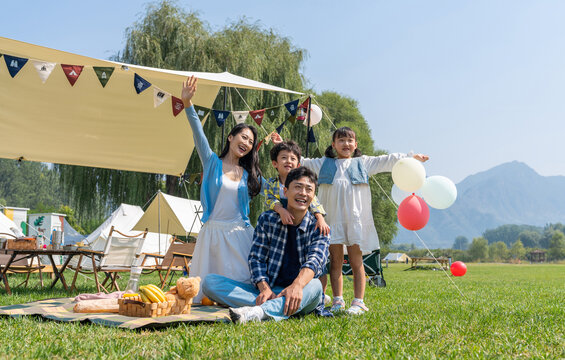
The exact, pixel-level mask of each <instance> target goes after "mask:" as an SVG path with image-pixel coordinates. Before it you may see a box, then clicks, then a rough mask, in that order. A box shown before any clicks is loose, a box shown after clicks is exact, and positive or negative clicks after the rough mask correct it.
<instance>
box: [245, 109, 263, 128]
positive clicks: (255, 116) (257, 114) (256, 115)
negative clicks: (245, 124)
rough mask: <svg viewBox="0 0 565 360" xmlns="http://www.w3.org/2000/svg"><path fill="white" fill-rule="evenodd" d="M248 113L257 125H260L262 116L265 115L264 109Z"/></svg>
mask: <svg viewBox="0 0 565 360" xmlns="http://www.w3.org/2000/svg"><path fill="white" fill-rule="evenodd" d="M249 115H250V116H251V118H252V119H253V121H255V122H256V123H257V125H259V126H261V123H262V122H263V116H265V109H261V110H254V111H250V112H249Z"/></svg>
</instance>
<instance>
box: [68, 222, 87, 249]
mask: <svg viewBox="0 0 565 360" xmlns="http://www.w3.org/2000/svg"><path fill="white" fill-rule="evenodd" d="M63 234H64V236H63V240H64V242H63V244H65V245H73V244H76V243H77V242H81V241H83V240H84V236H83V235H81V234H80V233H79V232H78V231H76V230H75V229H74V228H73V227H72V226H71V224H69V222H68V221H67V219H66V218H65V219H63Z"/></svg>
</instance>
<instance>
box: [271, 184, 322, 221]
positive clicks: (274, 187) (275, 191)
mask: <svg viewBox="0 0 565 360" xmlns="http://www.w3.org/2000/svg"><path fill="white" fill-rule="evenodd" d="M283 187H284V184H281V182H280V180H279V177H278V176H277V177H272V178H270V179H268V180H267V179H263V188H262V191H263V196H264V197H265V205H267V207H268V208H269V209H270V210H274V209H275V205H276V204H280V202H281V189H282V188H283ZM310 211H311V212H312V213H313V214H317V213H320V214H322V215H324V216H325V215H326V212H325V211H324V207H323V206H322V204H320V200H318V197H317V196H314V198H313V199H312V202H311V203H310Z"/></svg>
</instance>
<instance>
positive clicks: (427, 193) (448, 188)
mask: <svg viewBox="0 0 565 360" xmlns="http://www.w3.org/2000/svg"><path fill="white" fill-rule="evenodd" d="M422 198H423V199H424V200H425V201H426V203H428V205H430V206H431V207H433V208H435V209H447V208H448V207H450V206H451V205H453V203H454V202H455V199H457V187H455V184H454V183H453V181H451V180H449V179H448V178H446V177H445V176H439V175H435V176H430V177H429V178H427V179H426V181H424V185H423V186H422Z"/></svg>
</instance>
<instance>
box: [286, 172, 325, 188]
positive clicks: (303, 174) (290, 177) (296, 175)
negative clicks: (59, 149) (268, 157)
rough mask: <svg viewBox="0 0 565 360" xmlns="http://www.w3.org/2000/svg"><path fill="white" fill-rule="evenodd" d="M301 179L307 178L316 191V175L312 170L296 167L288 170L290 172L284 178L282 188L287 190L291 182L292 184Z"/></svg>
mask: <svg viewBox="0 0 565 360" xmlns="http://www.w3.org/2000/svg"><path fill="white" fill-rule="evenodd" d="M301 177H307V178H308V179H310V181H312V183H314V190H315V189H316V187H318V176H317V175H316V173H315V172H313V171H312V170H310V169H308V168H305V167H304V166H301V167H297V168H294V169H292V170H290V172H289V173H288V175H287V176H286V181H285V182H284V187H286V188H287V189H288V187H289V186H290V183H291V182H293V181H294V180H298V179H300V178H301Z"/></svg>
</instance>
